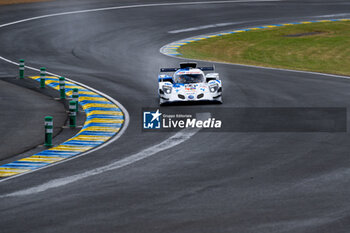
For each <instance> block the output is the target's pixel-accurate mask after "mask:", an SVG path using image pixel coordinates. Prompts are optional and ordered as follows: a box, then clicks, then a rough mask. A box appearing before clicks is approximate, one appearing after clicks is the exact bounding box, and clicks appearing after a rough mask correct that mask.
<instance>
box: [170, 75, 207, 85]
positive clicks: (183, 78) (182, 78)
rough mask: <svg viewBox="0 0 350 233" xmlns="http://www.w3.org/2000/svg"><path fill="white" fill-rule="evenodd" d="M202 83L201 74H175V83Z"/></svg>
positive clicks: (202, 77)
mask: <svg viewBox="0 0 350 233" xmlns="http://www.w3.org/2000/svg"><path fill="white" fill-rule="evenodd" d="M202 82H204V76H203V74H176V75H175V83H202Z"/></svg>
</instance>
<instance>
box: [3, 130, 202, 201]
mask: <svg viewBox="0 0 350 233" xmlns="http://www.w3.org/2000/svg"><path fill="white" fill-rule="evenodd" d="M198 131H199V129H184V130H181V131H180V132H178V133H176V134H174V135H173V136H171V137H170V138H168V139H166V140H164V141H163V142H161V143H159V144H157V145H154V146H151V147H149V148H147V149H145V150H143V151H140V152H138V153H136V154H133V155H131V156H128V157H126V158H124V159H121V160H118V161H116V162H113V163H111V164H108V165H106V166H103V167H99V168H95V169H93V170H90V171H87V172H84V173H81V174H77V175H73V176H68V177H64V178H59V179H54V180H51V181H49V182H47V183H44V184H41V185H38V186H35V187H32V188H28V189H24V190H20V191H17V192H13V193H9V194H6V195H2V196H0V198H4V197H16V196H25V195H31V194H36V193H40V192H44V191H46V190H48V189H52V188H58V187H61V186H64V185H67V184H70V183H73V182H76V181H78V180H81V179H85V178H87V177H90V176H94V175H98V174H101V173H104V172H107V171H111V170H115V169H119V168H122V167H125V166H127V165H130V164H132V163H135V162H137V161H140V160H142V159H145V158H148V157H150V156H152V155H154V154H157V153H159V152H161V151H164V150H167V149H170V148H172V147H174V146H177V145H179V144H181V143H183V142H184V141H187V140H188V139H190V138H191V137H192V136H193V135H194V134H196V133H197V132H198Z"/></svg>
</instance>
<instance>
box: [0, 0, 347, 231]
mask: <svg viewBox="0 0 350 233" xmlns="http://www.w3.org/2000/svg"><path fill="white" fill-rule="evenodd" d="M165 2H167V1H162V3H165ZM177 2H182V1H177ZM184 2H185V1H184ZM140 3H156V1H154V2H153V1H144V2H143V1H108V0H106V1H97V0H96V1H92V0H91V1H56V2H51V3H37V4H28V5H17V6H6V7H5V6H4V7H1V8H0V21H1V22H2V23H6V22H11V21H14V20H18V19H23V18H28V17H33V16H38V15H44V14H50V13H56V12H65V11H72V10H81V9H92V8H100V7H108V6H118V5H132V4H140ZM349 10H350V3H349V2H348V1H283V2H282V1H281V2H255V3H254V2H249V3H247V2H246V3H225V4H200V5H186V6H183V5H177V6H172V7H169V6H157V7H143V8H142V7H140V8H132V9H123V10H110V11H100V12H91V13H84V14H75V15H65V16H62V17H51V18H46V19H40V20H35V21H30V22H26V23H21V24H17V25H12V26H9V27H6V28H2V29H0V30H1V31H0V41H1V43H0V51H1V54H0V55H1V56H4V57H6V58H9V59H11V60H18V59H19V58H22V57H25V58H26V60H27V61H30V65H31V66H34V67H40V66H42V64H44V63H45V64H46V66H47V67H48V69H49V70H50V71H51V72H53V73H58V74H62V75H66V76H67V77H70V78H72V79H74V80H76V81H79V82H82V83H84V84H87V85H89V86H92V87H94V88H96V89H97V90H100V91H103V92H104V93H106V94H108V95H110V96H112V97H113V98H115V99H117V100H118V101H120V102H121V103H122V104H123V105H124V106H125V107H126V109H127V110H128V112H129V114H130V117H131V119H130V125H129V127H128V129H127V131H126V133H125V134H124V135H123V136H122V137H121V138H120V139H118V140H117V141H116V142H114V143H113V144H111V145H109V146H107V147H104V148H103V149H101V150H99V151H96V152H93V153H91V154H88V155H86V156H83V157H81V158H78V159H75V160H72V161H69V162H66V163H62V164H59V165H57V166H53V167H50V168H48V169H43V170H40V171H38V172H34V173H31V174H27V175H25V176H21V177H18V178H15V179H11V180H8V181H6V182H2V183H0V196H1V199H0V227H1V228H0V229H1V230H0V231H1V232H6V233H7V232H181V233H183V232H189V233H195V232H241V233H245V232H254V233H255V232H259V233H263V232H269V233H271V232H308V233H309V232H310V233H311V232H313V233H320V232H327V233H330V232H332V233H333V232H337V233H338V232H344V233H345V232H349V223H350V216H349V213H350V204H349V203H350V202H349V201H350V200H349V199H350V198H349V197H350V189H349V185H350V181H349V175H350V170H349V163H350V159H349V156H348V151H349V150H350V143H349V141H350V137H349V135H348V134H347V133H203V132H202V133H197V134H194V135H193V136H192V137H190V138H189V139H188V140H186V141H184V142H183V143H181V144H179V145H177V146H174V147H172V148H170V149H167V150H163V151H161V152H159V153H156V154H155V155H153V156H151V157H148V158H146V159H143V160H140V161H138V162H135V163H132V164H131V165H129V166H125V167H122V168H120V169H112V170H109V171H106V172H101V173H99V174H96V175H91V176H88V177H86V178H83V179H78V180H77V181H76V182H72V183H69V182H68V184H66V185H64V186H59V187H56V188H51V189H48V190H46V191H43V192H28V193H26V194H25V195H12V196H4V195H6V194H11V193H13V192H16V191H21V190H27V189H29V188H32V187H37V186H38V185H42V184H46V183H47V182H49V181H52V180H56V179H57V178H63V181H69V180H70V179H71V178H70V177H72V176H73V175H79V174H81V173H83V172H89V171H91V170H93V169H94V168H98V167H101V166H105V165H108V164H111V163H112V162H115V161H118V160H120V159H123V158H126V157H128V156H130V155H133V154H135V153H138V152H140V151H142V150H145V149H147V148H149V147H151V146H154V145H156V144H158V143H161V142H162V141H164V140H165V139H166V138H169V137H170V136H172V135H173V133H171V132H170V133H142V132H141V130H140V125H141V116H140V115H141V108H142V107H151V106H156V103H157V98H156V90H157V83H156V75H157V72H158V68H159V67H160V66H168V65H169V66H173V65H176V64H177V63H178V62H179V60H178V59H176V58H170V57H166V56H164V55H161V54H160V53H159V48H160V47H161V46H163V45H164V44H166V43H169V42H172V41H175V40H179V39H182V38H186V37H189V36H194V35H198V34H204V33H208V32H214V31H219V30H225V29H230V28H232V27H233V26H232V25H231V26H228V27H226V28H225V27H221V28H210V29H205V30H200V31H190V32H184V33H177V34H169V33H168V31H171V30H178V29H184V28H190V27H197V26H202V25H209V24H213V23H214V24H215V23H222V22H235V21H236V22H243V23H239V24H237V28H239V27H242V26H250V25H252V26H253V25H254V26H256V25H263V24H266V23H279V22H281V21H282V22H290V21H300V20H304V19H310V18H311V17H313V16H321V15H331V14H344V13H347V12H349ZM246 21H248V22H247V23H244V22H246ZM0 67H1V69H11V68H10V67H11V65H9V64H6V63H5V62H0ZM216 67H217V71H219V72H220V74H221V77H222V80H223V83H224V88H225V89H224V91H225V90H230V91H225V93H224V98H225V103H224V104H223V105H221V106H217V105H214V106H207V107H208V108H210V109H213V110H215V108H221V107H349V99H350V98H349V97H350V92H349V89H350V81H349V80H346V79H339V78H334V77H326V76H321V75H315V74H304V73H294V72H288V71H277V70H266V69H259V68H248V67H242V66H236V65H223V64H218V65H216ZM56 181H57V180H56Z"/></svg>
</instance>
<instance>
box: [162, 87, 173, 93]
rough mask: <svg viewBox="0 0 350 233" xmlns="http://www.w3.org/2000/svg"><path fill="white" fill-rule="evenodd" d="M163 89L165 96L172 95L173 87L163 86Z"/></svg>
mask: <svg viewBox="0 0 350 233" xmlns="http://www.w3.org/2000/svg"><path fill="white" fill-rule="evenodd" d="M162 89H163V91H164V93H165V94H170V93H171V90H172V87H171V86H163V88H162Z"/></svg>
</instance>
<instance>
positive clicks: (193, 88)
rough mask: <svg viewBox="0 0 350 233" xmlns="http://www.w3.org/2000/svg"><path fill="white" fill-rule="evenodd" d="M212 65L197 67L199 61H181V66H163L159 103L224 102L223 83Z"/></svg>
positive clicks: (160, 77)
mask: <svg viewBox="0 0 350 233" xmlns="http://www.w3.org/2000/svg"><path fill="white" fill-rule="evenodd" d="M214 70H215V68H214V66H212V67H197V63H194V62H187V63H180V68H161V69H160V72H161V73H165V72H166V73H173V75H172V76H171V75H169V74H168V75H167V74H160V75H159V76H158V83H159V88H158V94H159V104H160V105H165V104H171V103H179V102H180V103H181V102H215V103H219V104H221V103H222V83H221V80H220V79H219V74H218V73H207V74H205V73H204V71H214Z"/></svg>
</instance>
